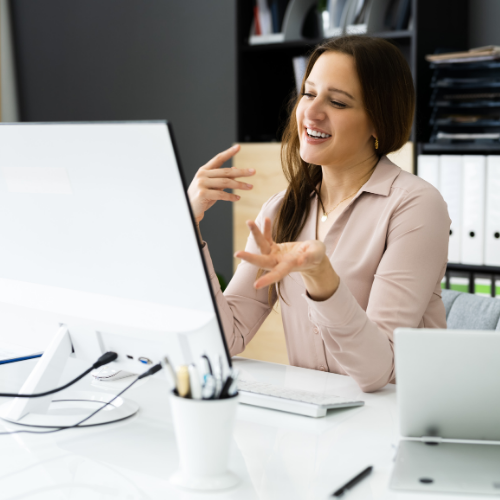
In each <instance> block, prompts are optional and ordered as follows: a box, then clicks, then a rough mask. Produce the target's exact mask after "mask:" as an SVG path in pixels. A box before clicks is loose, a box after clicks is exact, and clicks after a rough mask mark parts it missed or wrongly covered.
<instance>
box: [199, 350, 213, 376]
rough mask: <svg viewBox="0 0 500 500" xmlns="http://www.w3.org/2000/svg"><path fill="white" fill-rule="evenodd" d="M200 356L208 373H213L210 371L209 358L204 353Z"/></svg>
mask: <svg viewBox="0 0 500 500" xmlns="http://www.w3.org/2000/svg"><path fill="white" fill-rule="evenodd" d="M201 358H202V359H204V360H205V371H206V372H208V373H210V375H213V374H214V372H213V371H212V364H211V363H210V358H209V357H208V356H207V355H206V354H203V355H202V356H201Z"/></svg>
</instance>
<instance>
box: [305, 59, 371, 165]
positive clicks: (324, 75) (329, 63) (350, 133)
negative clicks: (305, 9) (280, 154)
mask: <svg viewBox="0 0 500 500" xmlns="http://www.w3.org/2000/svg"><path fill="white" fill-rule="evenodd" d="M296 117H297V126H298V133H299V139H300V156H301V158H302V159H303V160H304V161H305V162H307V163H312V164H314V165H322V166H328V165H341V164H345V162H349V163H351V162H358V161H359V162H360V161H363V160H365V159H367V158H368V157H370V156H372V155H373V153H374V137H375V131H374V129H373V125H372V124H371V121H370V119H369V118H368V115H367V114H366V111H365V108H364V105H363V100H362V93H361V85H360V82H359V78H358V75H357V72H356V68H355V66H354V58H353V57H352V56H349V55H347V54H342V53H340V52H325V53H323V54H322V55H321V56H320V57H319V58H318V60H317V61H316V63H315V65H314V67H313V69H312V71H311V73H310V75H309V77H308V78H307V81H306V83H305V91H304V95H303V96H302V98H301V100H300V102H299V105H298V107H297V113H296ZM320 134H321V135H320ZM353 164H356V163H353Z"/></svg>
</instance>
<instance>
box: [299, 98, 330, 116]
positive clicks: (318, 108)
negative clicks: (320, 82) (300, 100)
mask: <svg viewBox="0 0 500 500" xmlns="http://www.w3.org/2000/svg"><path fill="white" fill-rule="evenodd" d="M304 114H305V117H306V118H307V119H308V120H314V121H321V120H324V119H325V117H326V113H325V103H324V102H323V100H322V99H320V98H319V97H316V99H314V100H312V101H310V102H309V105H308V106H307V108H306V110H305V112H304Z"/></svg>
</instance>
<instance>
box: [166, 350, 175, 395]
mask: <svg viewBox="0 0 500 500" xmlns="http://www.w3.org/2000/svg"><path fill="white" fill-rule="evenodd" d="M162 364H163V368H164V369H165V376H166V377H167V380H168V383H169V385H170V389H171V390H174V389H176V388H177V377H176V376H175V372H174V369H173V368H172V365H171V364H170V361H169V360H168V357H167V356H165V357H164V358H163V363H162Z"/></svg>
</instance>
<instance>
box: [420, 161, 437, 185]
mask: <svg viewBox="0 0 500 500" xmlns="http://www.w3.org/2000/svg"><path fill="white" fill-rule="evenodd" d="M417 162H418V163H417V164H418V176H419V177H420V178H421V179H424V181H427V182H428V183H429V184H432V185H433V186H434V187H435V188H436V189H439V156H438V155H419V156H418V159H417Z"/></svg>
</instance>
